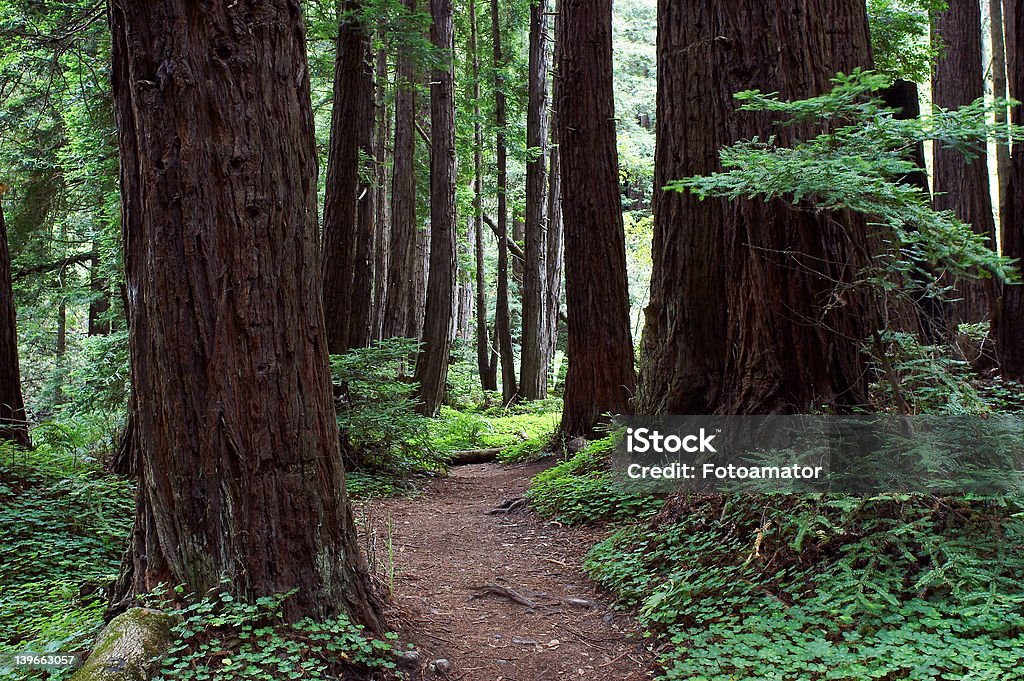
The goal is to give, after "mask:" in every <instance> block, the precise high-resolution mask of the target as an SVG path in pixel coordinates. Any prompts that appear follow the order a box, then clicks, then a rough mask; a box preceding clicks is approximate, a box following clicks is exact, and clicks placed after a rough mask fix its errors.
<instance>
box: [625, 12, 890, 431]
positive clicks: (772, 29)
mask: <svg viewBox="0 0 1024 681" xmlns="http://www.w3.org/2000/svg"><path fill="white" fill-rule="evenodd" d="M658 11H659V20H658V26H659V31H658V122H657V135H658V148H657V152H656V160H655V182H654V184H655V187H657V188H659V189H657V190H656V191H655V195H654V215H655V228H654V244H653V256H654V267H653V273H652V280H651V302H650V305H649V306H648V308H647V318H646V328H645V330H644V342H643V351H642V359H641V375H640V384H639V390H638V404H637V409H638V410H642V411H643V412H645V413H674V414H702V413H713V412H718V413H726V414H731V413H737V414H768V413H778V412H792V411H805V410H808V409H813V408H820V407H822V406H824V405H837V406H839V407H844V406H850V405H859V404H863V403H864V402H865V401H866V395H865V389H866V386H865V366H864V361H863V358H862V356H861V344H862V343H863V342H864V340H865V338H866V337H867V334H868V332H869V326H868V324H867V318H868V310H867V303H866V301H865V295H866V294H865V293H864V291H863V290H862V289H857V288H850V287H848V286H847V285H848V284H849V283H850V282H852V281H854V280H855V279H856V277H857V276H858V274H859V273H860V269H861V267H862V266H863V265H864V264H865V254H866V253H867V252H868V251H867V230H866V229H865V226H864V223H863V222H861V221H859V220H853V219H851V218H850V217H849V216H845V215H842V214H825V215H819V214H818V213H816V212H814V211H809V210H800V209H796V208H794V207H792V206H791V205H789V204H788V203H787V202H784V201H775V202H771V203H764V202H762V201H746V200H738V201H731V202H730V201H726V200H719V199H709V200H706V201H700V200H698V199H697V198H696V197H695V196H693V195H691V194H687V193H677V192H666V191H664V190H661V189H660V188H661V187H664V186H665V185H666V184H667V183H668V182H670V181H672V180H675V179H679V178H683V177H688V176H691V175H698V174H707V173H710V172H714V171H716V170H719V169H720V164H719V160H718V152H719V149H720V148H721V147H723V146H725V145H729V144H732V143H733V142H735V141H736V140H739V139H749V138H751V137H754V136H760V137H761V138H762V139H764V138H766V137H768V136H769V135H779V136H780V138H781V140H782V141H783V142H785V141H787V140H789V139H792V138H793V137H794V136H796V135H805V134H807V133H808V132H809V131H807V130H801V129H799V128H794V127H786V128H779V127H776V126H774V125H773V124H772V119H771V117H770V116H769V115H765V114H752V113H743V112H739V111H737V110H736V109H737V102H736V100H735V99H734V98H733V94H734V93H736V92H739V91H741V90H748V89H753V88H759V89H761V90H762V91H765V92H776V91H778V92H781V93H783V95H784V96H785V97H786V98H787V99H798V98H802V97H807V96H810V95H815V94H819V93H821V92H824V91H827V90H829V89H830V87H831V84H830V82H829V79H830V78H831V77H833V76H834V75H835V73H836V72H837V71H843V72H845V73H849V72H850V71H851V69H853V68H855V67H856V66H867V65H870V48H869V38H868V24H867V16H866V10H865V5H864V3H863V1H862V0H775V1H773V2H761V1H760V0H736V1H735V2H731V3H729V4H728V5H727V6H724V5H722V6H720V5H717V4H709V3H707V2H704V1H702V0H659V3H658Z"/></svg>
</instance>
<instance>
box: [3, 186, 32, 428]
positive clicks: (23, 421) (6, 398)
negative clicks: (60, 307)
mask: <svg viewBox="0 0 1024 681" xmlns="http://www.w3.org/2000/svg"><path fill="white" fill-rule="evenodd" d="M6 189H7V188H6V187H3V186H0V201H2V199H3V194H4V191H5V190H6ZM0 440H6V441H8V442H13V443H15V444H17V445H21V446H22V447H26V448H28V447H31V446H32V441H31V439H30V438H29V434H28V419H27V417H26V415H25V401H24V399H22V396H21V368H20V365H19V363H18V321H17V311H16V309H15V307H14V286H13V284H12V283H11V252H10V250H9V248H8V241H7V224H6V223H5V222H4V208H3V204H2V203H0Z"/></svg>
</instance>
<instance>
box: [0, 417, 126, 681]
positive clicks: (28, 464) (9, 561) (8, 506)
mask: <svg viewBox="0 0 1024 681" xmlns="http://www.w3.org/2000/svg"><path fill="white" fill-rule="evenodd" d="M89 435H90V431H89V430H88V429H83V428H81V427H79V428H77V429H76V428H75V427H72V426H64V425H59V424H46V425H45V426H41V427H39V428H37V429H36V430H35V431H34V433H33V437H34V439H35V442H36V448H35V449H34V450H32V451H28V452H26V451H21V450H15V449H13V448H11V447H10V446H9V445H6V444H0V573H2V574H3V575H4V578H3V580H2V581H0V661H3V662H5V663H6V661H8V660H10V659H11V656H12V655H14V654H16V653H24V652H35V653H40V652H58V651H59V652H77V651H85V650H87V649H88V647H89V646H90V645H91V643H92V637H93V636H94V634H95V632H96V629H97V628H98V627H99V626H100V625H101V624H102V617H103V612H104V609H105V607H106V602H105V599H104V597H103V590H104V589H105V588H106V587H107V585H108V584H109V583H110V582H112V581H113V579H114V578H115V577H116V576H117V573H118V569H119V566H120V559H121V554H122V553H123V552H124V548H125V545H126V543H127V538H128V532H129V530H130V528H131V522H132V518H133V515H134V510H135V504H134V494H133V491H132V488H131V486H130V485H129V484H128V483H127V482H125V481H124V480H121V479H119V478H114V477H111V476H108V475H105V474H104V473H103V471H102V470H101V469H100V468H99V466H98V465H97V464H96V463H95V462H94V461H92V460H91V459H90V457H89V452H90V449H91V446H90V443H89ZM6 673H7V672H6V670H4V669H3V668H0V678H6V677H5V676H4V675H5V674H6ZM24 673H26V674H29V677H28V678H42V677H41V676H32V674H42V672H41V671H40V672H32V673H29V672H24ZM50 678H51V679H57V678H64V676H63V672H60V673H58V674H57V675H54V676H51V677H50Z"/></svg>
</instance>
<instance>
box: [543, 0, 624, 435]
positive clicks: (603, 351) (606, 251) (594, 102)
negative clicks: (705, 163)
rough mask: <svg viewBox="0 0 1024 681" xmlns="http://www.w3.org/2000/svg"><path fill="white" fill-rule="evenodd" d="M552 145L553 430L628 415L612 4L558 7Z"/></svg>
mask: <svg viewBox="0 0 1024 681" xmlns="http://www.w3.org/2000/svg"><path fill="white" fill-rule="evenodd" d="M559 31H560V36H559V40H558V46H557V47H558V58H557V62H558V76H557V77H558V84H557V86H556V91H557V93H558V101H557V104H556V106H557V109H558V116H557V121H558V133H557V134H558V142H559V159H560V162H561V170H562V181H563V182H564V183H565V187H566V188H567V190H568V191H566V192H564V194H563V197H562V208H563V210H564V212H565V285H566V304H567V308H566V309H567V314H568V318H569V344H568V348H569V371H568V374H567V375H566V385H565V402H564V407H563V410H562V425H561V430H562V432H563V433H564V434H566V435H587V434H590V433H591V432H592V431H593V430H594V427H595V425H597V423H598V422H599V420H600V418H601V415H602V414H604V413H606V412H612V413H618V414H626V413H630V410H631V405H630V399H631V398H632V397H633V393H634V389H635V383H636V375H635V373H634V368H633V339H632V337H631V336H630V332H629V284H628V282H627V279H626V245H625V234H624V233H623V227H622V207H621V201H620V198H619V197H620V192H619V161H618V155H617V152H616V145H615V100H614V93H613V89H612V3H611V0H562V7H561V13H560V15H559Z"/></svg>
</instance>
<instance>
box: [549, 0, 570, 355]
mask: <svg viewBox="0 0 1024 681" xmlns="http://www.w3.org/2000/svg"><path fill="white" fill-rule="evenodd" d="M561 4H562V0H556V2H555V18H554V30H553V31H552V33H553V34H554V37H555V41H557V40H558V39H559V38H558V36H559V31H560V30H561V29H560V26H559V23H560V22H559V20H558V15H559V13H560V11H561ZM555 52H556V54H557V50H555ZM554 71H555V77H554V78H553V79H552V85H551V87H552V90H553V91H554V94H553V97H552V99H553V100H557V99H558V92H557V90H558V76H557V71H558V64H557V63H556V64H555V65H554ZM557 117H558V111H557V109H556V107H555V106H554V102H552V108H551V154H550V158H551V162H550V170H549V173H548V232H547V237H548V243H547V247H548V253H547V263H546V264H547V273H546V276H547V286H546V291H545V292H546V294H547V300H546V301H545V303H544V325H545V327H546V329H545V331H544V338H545V340H546V341H547V346H546V347H545V348H544V357H545V360H544V361H545V364H546V365H547V366H548V368H549V370H550V367H551V365H552V363H553V362H554V360H555V350H556V348H557V346H558V322H559V320H560V318H561V314H562V271H563V264H564V262H565V261H564V258H563V254H562V250H563V244H564V241H563V238H562V236H563V233H562V173H561V171H560V169H559V162H558V155H559V154H558V123H557Z"/></svg>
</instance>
